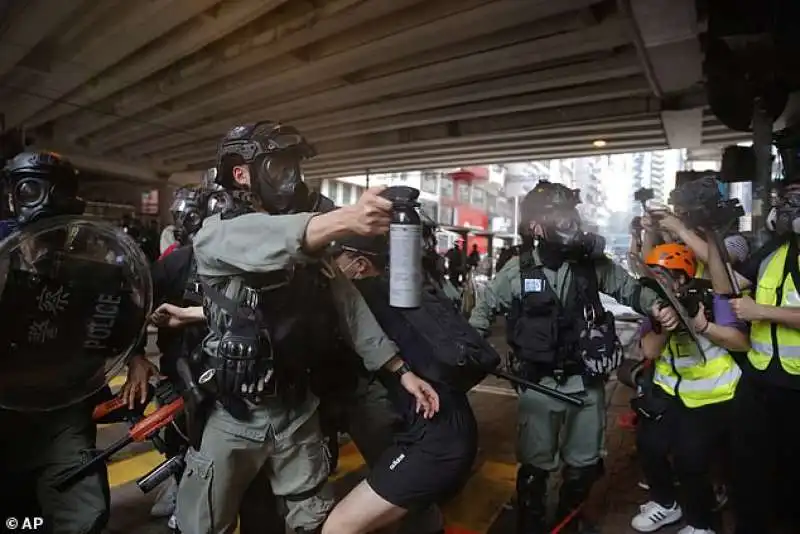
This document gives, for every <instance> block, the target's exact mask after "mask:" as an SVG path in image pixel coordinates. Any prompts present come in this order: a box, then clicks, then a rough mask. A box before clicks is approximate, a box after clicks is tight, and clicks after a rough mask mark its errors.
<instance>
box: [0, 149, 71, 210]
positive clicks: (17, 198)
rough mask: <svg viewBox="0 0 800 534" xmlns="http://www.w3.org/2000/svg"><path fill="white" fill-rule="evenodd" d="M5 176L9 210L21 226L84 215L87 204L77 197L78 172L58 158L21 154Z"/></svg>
mask: <svg viewBox="0 0 800 534" xmlns="http://www.w3.org/2000/svg"><path fill="white" fill-rule="evenodd" d="M4 173H5V179H6V182H7V184H8V194H9V199H10V206H11V209H12V210H13V212H14V215H15V217H16V220H17V223H18V224H20V225H25V224H28V223H30V222H33V221H35V220H38V219H41V218H44V217H54V216H59V215H81V214H82V213H83V211H84V209H85V208H86V203H85V202H84V201H83V200H82V199H81V198H79V197H78V196H77V195H76V193H77V190H78V179H77V171H76V170H75V169H74V167H72V165H71V164H70V163H68V162H67V161H66V160H64V159H62V158H61V157H59V156H57V155H55V154H51V153H49V152H24V153H22V154H18V155H17V156H16V157H15V158H14V159H13V160H11V161H10V162H9V164H8V165H7V166H6V168H5V169H4Z"/></svg>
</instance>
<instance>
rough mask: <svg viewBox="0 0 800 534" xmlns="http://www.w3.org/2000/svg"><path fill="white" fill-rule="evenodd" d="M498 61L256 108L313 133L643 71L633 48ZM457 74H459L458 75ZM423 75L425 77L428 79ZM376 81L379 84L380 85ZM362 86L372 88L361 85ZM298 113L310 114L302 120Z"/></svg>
mask: <svg viewBox="0 0 800 534" xmlns="http://www.w3.org/2000/svg"><path fill="white" fill-rule="evenodd" d="M493 55H494V54H493ZM512 57H513V56H512ZM517 57H518V58H521V61H528V56H521V55H520V56H517ZM494 65H498V62H497V61H492V62H487V63H486V66H487V72H486V76H487V79H485V80H480V81H476V82H471V83H459V84H457V85H454V86H451V87H446V88H444V89H438V90H434V91H428V92H418V93H417V92H416V91H418V90H420V89H419V88H418V87H416V86H415V85H416V84H409V81H410V80H411V78H410V76H409V75H408V74H409V73H407V72H406V73H400V74H395V75H390V76H387V77H386V78H388V80H385V79H383V78H381V79H378V80H369V81H366V82H362V83H360V84H354V85H352V86H348V87H343V88H341V89H333V90H331V91H329V92H328V93H327V96H328V98H327V99H322V98H320V97H319V95H318V96H316V97H315V96H311V97H303V98H298V99H295V100H292V101H289V102H285V103H282V104H281V103H279V104H275V103H274V102H269V103H268V104H267V107H266V108H257V109H259V111H258V112H257V113H258V114H259V115H260V116H262V117H270V116H273V117H283V118H284V120H285V121H286V122H287V123H291V124H292V125H293V126H296V127H297V128H299V129H300V130H301V131H303V132H313V131H314V130H315V129H322V128H328V127H332V126H339V125H342V124H348V123H351V122H355V121H358V120H369V119H379V118H385V120H386V121H392V118H391V116H392V115H399V114H401V113H406V112H412V111H422V110H429V109H435V108H441V107H446V106H455V105H458V104H466V103H469V102H480V101H483V100H489V99H493V98H500V97H506V96H512V95H519V94H525V93H533V92H536V91H547V90H549V89H556V88H563V87H568V86H575V85H580V84H586V83H592V82H597V81H601V80H613V79H616V78H623V77H626V76H632V75H634V74H636V73H639V72H641V68H640V67H639V65H638V64H637V63H636V56H635V54H634V53H633V52H623V53H621V54H619V55H613V56H611V57H601V58H597V59H592V60H588V61H583V62H579V63H576V64H573V65H568V66H564V67H555V68H550V69H544V70H536V71H534V72H528V73H524V74H516V75H512V76H503V75H498V76H493V75H492V71H493V70H494V69H493V68H492V67H493V66H494ZM498 66H499V69H498V72H502V71H503V69H504V68H505V67H506V65H505V63H504V62H500V64H499V65H498ZM437 67H438V65H433V66H432V67H423V68H422V69H423V70H425V71H426V72H427V71H430V72H431V73H432V74H433V72H434V69H435V68H437ZM440 74H441V73H440ZM454 76H460V75H459V74H458V73H455V74H454ZM419 79H424V77H420V78H419ZM387 81H389V82H393V85H390V84H387V83H386V82H387ZM375 82H380V87H378V86H377V84H376V83H375ZM361 86H372V87H363V88H362V87H361ZM397 87H404V88H406V91H407V92H412V91H413V92H415V94H413V95H411V96H406V97H398V98H393V99H391V100H390V101H386V100H385V99H384V96H385V94H386V91H396V88H397ZM420 91H421V90H420ZM359 95H365V98H370V99H372V100H373V101H374V103H370V104H366V105H361V106H358V107H349V106H347V104H345V105H342V107H343V108H346V109H341V110H337V111H332V112H328V113H325V112H320V111H319V110H320V108H321V107H322V106H331V105H337V106H338V105H339V102H343V100H342V98H344V99H346V100H344V102H347V101H352V100H354V97H355V98H358V96H359ZM366 95H369V96H366ZM298 114H299V115H300V116H305V117H306V118H297V117H298ZM250 116H252V112H250ZM240 120H241V121H245V120H247V117H246V116H245V115H244V114H242V115H241V116H233V117H232V116H231V115H230V114H222V115H220V118H219V119H211V120H205V121H203V122H202V123H198V124H197V125H196V126H195V127H192V128H191V129H190V131H188V132H176V133H171V134H166V135H162V136H159V137H158V139H153V140H149V139H148V140H145V141H144V142H142V143H136V144H133V145H125V147H124V152H125V153H126V154H130V155H136V156H140V155H145V154H146V155H148V157H153V154H156V153H160V152H164V151H165V150H166V149H171V148H173V147H177V146H180V145H183V144H186V143H190V142H191V143H196V142H197V141H198V139H200V138H205V139H207V140H209V141H213V140H215V139H216V138H217V137H219V136H220V134H221V132H224V131H225V130H226V128H229V127H230V126H231V124H235V123H236V122H239V121H240Z"/></svg>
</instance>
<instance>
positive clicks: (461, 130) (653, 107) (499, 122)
mask: <svg viewBox="0 0 800 534" xmlns="http://www.w3.org/2000/svg"><path fill="white" fill-rule="evenodd" d="M659 110H660V108H659V106H658V102H656V101H654V100H653V99H651V98H647V97H638V98H637V97H633V98H620V99H615V100H608V101H606V102H604V103H603V105H597V104H595V103H591V104H580V105H576V106H569V107H563V108H555V109H546V110H537V111H530V112H520V113H513V114H507V115H502V116H497V117H481V118H476V119H468V120H463V121H452V122H448V123H441V124H433V125H428V126H421V127H417V128H408V129H405V130H397V131H385V132H378V133H374V134H365V135H360V136H353V137H349V138H346V139H337V140H332V141H328V142H325V143H320V144H319V145H318V146H317V150H318V153H319V154H326V153H332V152H347V151H353V150H359V149H366V148H373V149H378V150H377V151H376V152H381V151H385V150H387V149H392V148H394V147H397V146H398V145H403V144H405V143H412V142H414V141H423V140H424V141H434V140H436V139H442V138H450V139H453V140H454V141H455V144H464V143H465V142H467V141H468V139H469V138H470V137H471V136H473V135H479V136H487V135H488V136H489V137H488V138H489V139H491V137H492V136H491V135H490V134H491V133H495V134H497V133H502V132H509V131H517V132H522V131H527V133H534V132H535V131H536V130H537V129H540V128H546V127H555V126H563V125H564V124H565V123H574V125H573V126H572V129H573V131H580V130H581V129H582V128H583V127H584V124H582V123H597V122H602V121H603V120H606V121H607V122H609V123H612V124H613V123H614V122H617V121H619V122H623V123H624V120H626V119H634V120H635V119H644V118H652V117H653V116H655V115H656V114H657V113H658V112H659ZM609 130H610V127H609ZM311 141H312V142H313V141H314V138H313V137H312V138H311ZM215 151H216V145H208V146H200V147H198V148H196V149H193V150H192V152H191V154H187V155H184V156H181V157H171V158H169V159H166V160H164V162H163V165H164V166H165V167H169V168H173V167H174V166H175V165H177V166H178V168H182V167H181V166H182V165H185V164H188V163H194V162H196V161H204V160H205V159H206V158H207V155H212V154H214V153H215Z"/></svg>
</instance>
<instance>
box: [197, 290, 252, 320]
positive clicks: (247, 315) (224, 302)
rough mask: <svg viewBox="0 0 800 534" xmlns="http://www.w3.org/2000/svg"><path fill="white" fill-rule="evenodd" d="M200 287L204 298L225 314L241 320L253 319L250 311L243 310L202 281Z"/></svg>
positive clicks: (240, 306) (239, 305)
mask: <svg viewBox="0 0 800 534" xmlns="http://www.w3.org/2000/svg"><path fill="white" fill-rule="evenodd" d="M200 285H202V286H203V293H204V294H205V296H207V297H208V298H209V299H210V300H211V302H213V303H214V304H216V305H217V306H219V307H220V308H222V309H223V310H225V312H226V313H227V314H228V315H230V316H231V317H239V318H241V319H252V318H253V313H252V311H251V310H249V309H248V308H245V307H244V306H242V305H241V304H239V303H238V302H236V301H234V300H233V299H229V298H228V297H226V296H225V295H223V294H222V293H221V292H220V291H218V290H217V289H216V288H214V287H212V286H211V285H210V284H208V283H207V282H205V281H204V280H200Z"/></svg>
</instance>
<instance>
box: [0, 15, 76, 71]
mask: <svg viewBox="0 0 800 534" xmlns="http://www.w3.org/2000/svg"><path fill="white" fill-rule="evenodd" d="M80 7H81V2H64V1H63V0H28V1H27V2H19V3H17V5H16V9H15V7H14V5H13V3H11V6H10V12H9V13H8V14H7V15H8V19H7V20H5V21H4V24H3V26H2V31H0V78H2V77H3V76H5V75H6V74H7V73H8V72H9V71H10V70H11V69H12V68H14V66H15V65H17V64H18V63H19V62H20V61H21V60H22V59H23V58H24V57H25V56H26V55H27V54H28V52H30V51H31V50H32V49H33V47H35V46H36V45H38V44H39V43H40V42H41V41H42V39H44V38H45V37H47V36H48V35H50V33H51V32H52V31H53V30H55V29H56V28H57V27H58V26H59V25H61V24H62V23H63V22H64V21H65V20H67V19H68V18H69V17H70V16H71V15H72V14H73V13H74V12H75V11H77V10H78V8H80Z"/></svg>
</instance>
